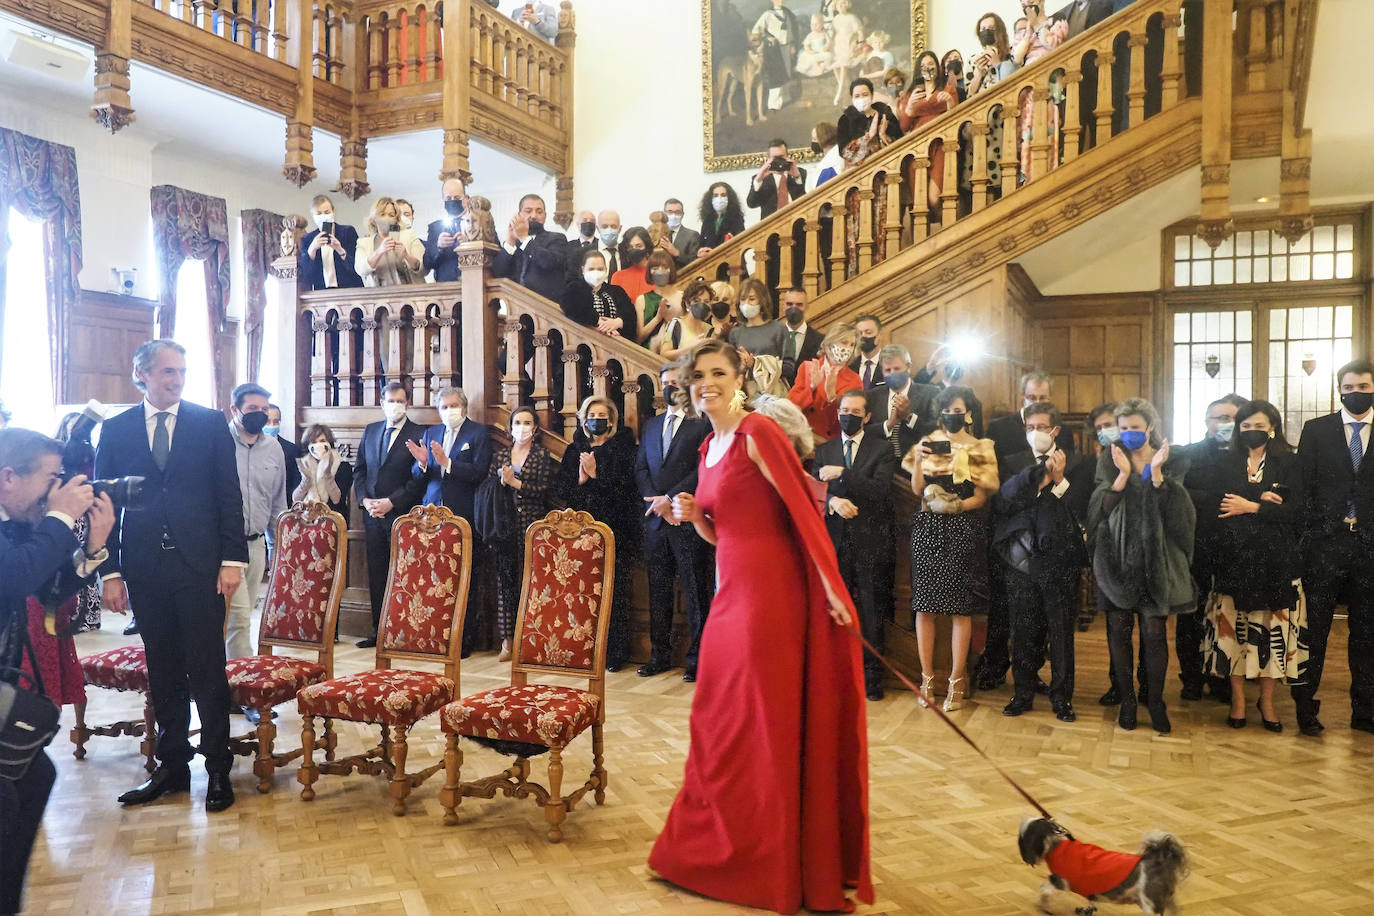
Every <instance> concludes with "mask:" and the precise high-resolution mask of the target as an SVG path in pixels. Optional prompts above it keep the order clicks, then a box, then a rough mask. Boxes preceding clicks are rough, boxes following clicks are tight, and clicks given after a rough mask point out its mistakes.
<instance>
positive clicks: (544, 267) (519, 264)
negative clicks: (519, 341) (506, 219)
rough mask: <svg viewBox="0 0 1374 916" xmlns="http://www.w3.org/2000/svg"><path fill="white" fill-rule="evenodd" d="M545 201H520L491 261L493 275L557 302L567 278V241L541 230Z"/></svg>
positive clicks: (528, 196)
mask: <svg viewBox="0 0 1374 916" xmlns="http://www.w3.org/2000/svg"><path fill="white" fill-rule="evenodd" d="M544 217H545V209H544V199H543V198H542V197H540V196H539V195H538V194H526V195H525V196H524V197H522V198H520V210H519V212H518V213H516V214H515V216H513V217H511V221H510V225H509V226H508V227H507V229H506V242H505V244H504V245H503V246H502V247H501V250H500V251H498V252H496V257H495V259H494V260H493V261H492V268H491V269H492V274H493V275H494V276H497V277H506V278H508V279H511V280H514V281H515V282H517V283H519V284H520V285H521V286H523V287H525V288H526V289H529V290H531V291H533V292H536V293H538V294H539V295H541V296H543V297H544V298H545V299H552V300H554V301H555V302H556V301H558V294H559V292H561V291H562V289H563V284H564V283H565V282H566V281H567V275H568V252H567V245H568V240H567V239H566V238H564V237H563V235H562V233H559V232H550V231H549V230H548V229H545V228H544Z"/></svg>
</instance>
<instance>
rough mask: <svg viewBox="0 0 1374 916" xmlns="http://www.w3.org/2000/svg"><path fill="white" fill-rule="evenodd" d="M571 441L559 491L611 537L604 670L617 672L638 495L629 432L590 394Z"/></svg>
mask: <svg viewBox="0 0 1374 916" xmlns="http://www.w3.org/2000/svg"><path fill="white" fill-rule="evenodd" d="M577 419H578V421H579V424H578V429H577V432H576V433H574V434H573V441H572V444H570V445H569V446H568V448H567V450H566V451H564V452H563V464H562V466H561V467H560V468H559V474H558V480H559V492H560V494H561V495H562V497H563V500H564V501H565V502H566V503H567V505H568V508H570V509H577V510H580V511H583V512H588V513H590V514H591V516H592V518H594V519H596V520H597V521H598V522H605V523H606V524H607V525H609V526H610V528H611V533H612V534H614V535H615V585H614V592H613V593H612V596H611V629H610V632H609V634H608V636H607V640H606V670H607V671H619V670H620V668H621V667H622V666H623V665H624V664H625V663H626V662H627V661H629V659H630V590H631V587H632V583H633V581H634V568H635V562H636V560H638V558H639V554H640V550H639V541H640V536H641V535H640V528H641V526H640V516H641V515H642V514H643V509H642V503H641V501H640V498H639V491H638V490H636V489H635V487H634V483H633V481H634V470H635V459H636V457H637V454H636V445H635V439H634V434H633V433H632V432H630V430H628V429H623V428H621V426H620V411H619V410H617V409H616V406H615V404H614V403H612V401H611V400H610V398H606V397H602V396H601V395H592V396H591V397H589V398H587V399H586V400H585V401H583V402H582V407H581V408H580V409H579V410H578V411H577Z"/></svg>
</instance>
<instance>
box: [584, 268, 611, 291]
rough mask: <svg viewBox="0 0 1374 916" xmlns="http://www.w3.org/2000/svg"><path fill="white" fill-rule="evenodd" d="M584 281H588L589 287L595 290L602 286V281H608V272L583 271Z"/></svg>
mask: <svg viewBox="0 0 1374 916" xmlns="http://www.w3.org/2000/svg"><path fill="white" fill-rule="evenodd" d="M582 279H583V280H586V281H587V285H588V286H590V287H592V288H593V289H595V288H596V287H598V286H600V285H601V283H602V281H604V280H605V279H606V271H604V270H584V271H582Z"/></svg>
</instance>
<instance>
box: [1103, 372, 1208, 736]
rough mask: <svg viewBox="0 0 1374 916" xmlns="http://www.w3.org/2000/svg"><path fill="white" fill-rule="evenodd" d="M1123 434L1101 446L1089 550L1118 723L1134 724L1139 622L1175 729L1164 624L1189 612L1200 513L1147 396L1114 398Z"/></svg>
mask: <svg viewBox="0 0 1374 916" xmlns="http://www.w3.org/2000/svg"><path fill="white" fill-rule="evenodd" d="M1115 419H1116V426H1117V428H1118V429H1120V430H1121V441H1120V443H1118V444H1116V445H1113V446H1112V447H1111V449H1110V450H1109V451H1107V452H1104V453H1103V455H1102V459H1101V460H1100V461H1099V462H1098V465H1097V485H1096V488H1095V489H1094V490H1093V495H1092V500H1091V502H1090V503H1089V506H1088V523H1087V525H1086V528H1087V533H1088V551H1089V552H1090V553H1091V554H1092V558H1093V574H1094V575H1095V576H1096V579H1097V587H1098V588H1099V589H1100V590H1101V592H1102V594H1103V597H1104V600H1105V602H1106V605H1105V606H1106V610H1107V645H1108V648H1109V649H1110V650H1111V654H1112V662H1113V668H1114V670H1115V671H1116V690H1117V694H1118V696H1119V697H1120V699H1121V708H1120V709H1119V710H1118V711H1117V718H1116V721H1117V725H1119V726H1120V727H1121V728H1122V729H1124V730H1126V731H1130V730H1132V729H1134V728H1135V727H1136V713H1137V707H1138V698H1137V696H1136V693H1135V691H1134V690H1133V689H1132V687H1133V684H1132V683H1131V676H1130V674H1131V662H1132V660H1133V659H1132V656H1133V655H1134V652H1133V650H1132V640H1133V634H1134V630H1135V626H1136V623H1137V622H1138V623H1139V624H1140V642H1141V647H1142V651H1143V653H1144V655H1145V672H1146V677H1145V681H1146V683H1145V691H1146V694H1145V696H1146V706H1147V708H1148V709H1149V712H1150V724H1151V725H1152V726H1153V727H1154V729H1155V731H1157V732H1159V733H1160V734H1168V733H1169V732H1170V730H1171V729H1172V725H1171V723H1170V722H1169V713H1168V709H1167V707H1166V706H1165V703H1164V682H1165V676H1166V673H1167V671H1168V667H1169V642H1168V635H1167V634H1168V630H1167V626H1166V623H1167V621H1168V619H1169V617H1170V616H1173V615H1176V614H1183V613H1190V612H1192V611H1193V610H1194V608H1195V607H1196V604H1197V586H1196V584H1195V583H1194V581H1193V576H1192V572H1191V570H1190V569H1189V566H1190V565H1191V562H1192V557H1193V529H1194V526H1195V524H1196V520H1197V513H1196V511H1195V510H1194V509H1193V502H1192V500H1191V499H1189V498H1188V491H1187V490H1185V489H1184V488H1183V482H1182V479H1181V477H1182V471H1183V470H1184V468H1182V467H1180V466H1179V465H1180V464H1186V460H1185V461H1183V462H1179V463H1174V464H1171V463H1169V442H1168V440H1167V439H1164V438H1163V437H1161V436H1160V434H1159V413H1158V412H1157V411H1156V410H1155V408H1154V405H1153V404H1151V403H1150V402H1149V401H1146V400H1145V399H1143V398H1130V399H1128V400H1125V401H1122V402H1121V403H1120V404H1118V405H1117V407H1116V413H1115Z"/></svg>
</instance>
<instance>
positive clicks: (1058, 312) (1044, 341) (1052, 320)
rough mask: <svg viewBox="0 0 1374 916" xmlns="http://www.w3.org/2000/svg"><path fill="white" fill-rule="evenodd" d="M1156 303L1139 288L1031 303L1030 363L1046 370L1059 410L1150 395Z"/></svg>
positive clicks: (1076, 411)
mask: <svg viewBox="0 0 1374 916" xmlns="http://www.w3.org/2000/svg"><path fill="white" fill-rule="evenodd" d="M1159 307H1160V306H1159V305H1158V304H1157V303H1156V297H1155V296H1153V295H1151V294H1139V293H1124V294H1118V295H1105V296H1056V297H1049V298H1045V299H1041V300H1040V301H1039V302H1037V303H1035V304H1034V305H1033V306H1032V309H1031V322H1032V326H1033V328H1034V335H1033V336H1034V340H1035V347H1034V352H1035V363H1036V365H1037V366H1039V367H1040V368H1042V369H1044V370H1046V371H1047V372H1049V373H1050V376H1051V378H1052V379H1053V384H1054V392H1055V395H1054V396H1055V399H1056V402H1057V403H1058V406H1059V407H1060V409H1062V410H1064V411H1066V412H1067V413H1070V414H1081V413H1087V412H1088V411H1090V410H1092V409H1093V408H1094V407H1096V406H1097V405H1098V404H1101V403H1103V402H1104V401H1114V400H1120V399H1121V398H1124V397H1139V396H1145V397H1151V398H1155V397H1156V393H1155V392H1154V390H1153V387H1152V386H1153V383H1154V379H1155V376H1156V373H1157V372H1158V368H1157V367H1156V366H1155V363H1156V354H1155V352H1154V344H1153V341H1154V340H1155V339H1157V337H1158V335H1157V333H1156V331H1155V323H1156V312H1157V310H1158V308H1159Z"/></svg>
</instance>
